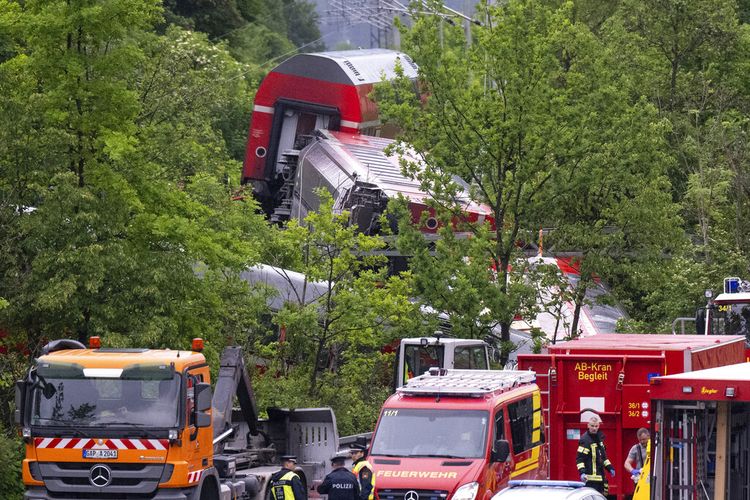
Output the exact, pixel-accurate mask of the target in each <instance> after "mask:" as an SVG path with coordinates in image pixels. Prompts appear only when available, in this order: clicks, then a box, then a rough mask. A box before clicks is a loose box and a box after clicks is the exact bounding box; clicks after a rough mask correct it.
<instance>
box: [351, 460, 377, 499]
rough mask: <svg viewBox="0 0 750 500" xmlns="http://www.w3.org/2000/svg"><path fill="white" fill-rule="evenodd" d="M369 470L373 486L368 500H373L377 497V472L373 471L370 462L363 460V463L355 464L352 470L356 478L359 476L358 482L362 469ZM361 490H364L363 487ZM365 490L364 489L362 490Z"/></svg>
mask: <svg viewBox="0 0 750 500" xmlns="http://www.w3.org/2000/svg"><path fill="white" fill-rule="evenodd" d="M364 468H367V469H370V483H371V484H372V490H370V496H369V497H367V500H373V498H374V496H375V472H373V470H372V465H370V462H368V461H367V460H362V461H361V462H357V463H356V464H354V468H353V469H352V472H353V473H354V475H355V476H357V480H359V471H361V470H362V469H364ZM359 487H360V488H362V485H361V484H360V485H359ZM362 489H364V488H362Z"/></svg>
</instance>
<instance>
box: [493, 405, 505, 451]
mask: <svg viewBox="0 0 750 500" xmlns="http://www.w3.org/2000/svg"><path fill="white" fill-rule="evenodd" d="M494 436H495V437H494V438H493V441H492V442H493V443H494V442H495V441H497V440H498V439H505V419H504V418H503V409H502V408H499V409H498V410H497V414H496V415H495V434H494Z"/></svg>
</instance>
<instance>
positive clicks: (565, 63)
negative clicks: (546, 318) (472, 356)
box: [379, 0, 668, 342]
mask: <svg viewBox="0 0 750 500" xmlns="http://www.w3.org/2000/svg"><path fill="white" fill-rule="evenodd" d="M488 14H489V22H488V23H487V25H486V26H484V27H479V28H476V29H475V33H474V38H473V39H474V44H473V45H472V46H471V47H468V48H467V47H466V46H465V44H464V43H463V36H462V33H461V31H460V30H458V29H456V30H454V29H449V28H447V27H443V28H442V30H441V29H440V27H439V26H438V21H437V20H435V19H434V18H432V17H429V18H419V19H418V21H417V22H416V23H415V25H414V27H413V28H412V29H411V30H409V31H408V32H407V33H405V36H404V39H405V45H406V46H407V52H409V53H410V55H412V57H413V58H414V60H415V62H416V63H417V64H418V65H419V67H420V83H421V84H422V87H423V88H422V90H423V95H425V96H426V97H425V98H424V99H418V98H417V97H416V96H415V94H414V92H413V88H412V87H411V86H410V85H409V83H408V82H401V85H400V86H393V85H383V86H381V87H380V90H379V92H380V93H379V99H380V101H381V103H382V104H381V109H382V110H383V111H384V112H385V114H386V116H387V117H388V118H389V119H392V120H394V121H396V122H397V123H398V124H399V125H400V126H401V127H402V129H403V131H404V132H403V135H402V139H403V141H404V142H405V143H407V144H409V145H410V146H411V147H413V148H414V149H415V150H416V151H417V152H418V153H419V154H420V155H421V156H422V158H423V159H424V163H425V166H424V167H423V166H421V165H416V164H413V165H412V164H409V163H408V162H407V163H406V164H405V165H404V166H405V168H406V170H407V171H408V172H410V173H412V175H415V176H416V177H417V178H419V179H420V180H421V181H422V184H423V186H424V187H425V188H426V189H427V190H428V191H429V192H430V193H431V194H432V195H433V197H434V198H435V200H436V201H435V203H436V205H437V206H438V208H440V209H441V210H447V213H449V214H450V215H451V216H453V217H456V216H460V213H461V203H460V202H461V201H462V200H458V199H456V196H457V193H458V190H457V188H456V186H455V184H454V183H453V181H452V179H453V176H459V177H461V178H463V179H466V180H467V182H468V183H469V187H470V193H471V197H472V199H473V200H475V201H478V202H482V203H485V204H487V205H488V206H489V208H490V209H491V213H492V216H493V218H494V221H495V223H494V227H492V228H491V229H488V228H487V227H486V226H485V227H477V226H473V225H470V224H464V225H463V226H461V227H459V230H462V231H468V232H471V234H472V235H474V236H475V237H474V238H472V239H471V240H472V241H471V243H465V242H461V243H460V245H463V246H467V245H470V246H473V245H477V246H478V247H479V248H477V249H474V250H472V251H471V252H472V253H470V254H468V255H471V262H472V263H476V265H477V266H482V265H484V266H488V265H489V266H491V267H492V268H493V269H496V270H497V275H498V278H497V280H485V281H484V283H485V285H484V286H485V287H486V286H487V285H486V284H487V283H492V287H495V288H497V289H498V291H497V292H496V294H497V295H496V297H497V299H495V300H492V301H490V302H491V304H490V305H488V307H487V308H488V309H489V311H490V312H487V313H486V314H488V315H490V316H493V319H494V320H495V321H497V322H498V323H500V325H501V327H502V341H504V342H507V341H508V338H509V325H510V321H511V319H512V317H513V314H514V313H515V312H517V311H522V310H524V308H525V307H530V305H529V303H528V297H529V296H531V297H533V295H534V294H533V290H527V291H526V292H525V293H524V291H523V287H524V286H525V283H524V280H523V278H522V276H523V273H522V272H520V270H522V269H524V268H525V267H526V266H525V264H524V262H523V260H525V259H523V260H522V257H523V255H522V253H521V252H520V250H519V245H518V243H519V241H521V242H523V241H529V240H530V239H531V238H532V235H533V234H536V231H537V230H538V229H539V228H540V227H543V226H546V225H547V224H549V223H550V222H552V223H553V226H552V227H554V225H555V224H557V223H563V222H566V220H565V218H563V217H562V215H563V214H562V212H563V211H565V210H566V208H567V206H568V205H567V204H568V203H574V205H573V207H576V208H573V207H571V208H572V212H573V213H574V214H575V215H579V214H583V215H587V216H589V218H588V219H586V222H585V223H583V222H582V223H581V224H580V225H579V228H578V229H579V231H581V232H582V235H586V237H587V238H589V239H591V238H596V237H597V236H596V235H597V234H598V233H600V231H601V226H602V225H606V224H603V221H602V220H600V217H598V216H597V214H587V213H585V212H586V210H591V209H592V207H594V206H595V205H596V202H597V201H602V200H610V201H607V203H608V204H609V205H608V206H607V207H601V208H600V210H602V211H611V212H616V210H618V209H617V208H616V206H615V203H614V201H618V202H620V203H622V204H623V205H622V206H623V207H624V206H625V205H624V204H630V205H634V204H636V203H637V202H640V201H642V200H643V199H644V198H646V197H647V195H648V194H653V193H655V192H658V189H663V187H664V185H665V184H664V183H665V179H664V177H663V175H662V174H661V170H660V169H662V168H663V164H664V162H663V161H662V162H660V163H658V164H657V165H655V166H653V169H654V172H655V175H654V178H653V179H652V180H650V181H648V183H646V184H644V185H642V187H641V188H639V187H638V186H627V187H625V186H623V187H622V188H620V189H618V191H617V192H612V193H611V194H610V193H607V190H608V189H611V188H612V187H613V186H617V182H618V177H620V176H621V178H620V179H619V180H622V178H623V177H624V178H626V180H627V179H632V178H636V177H637V176H638V175H640V174H641V173H642V171H644V169H646V170H647V167H646V166H644V165H643V164H641V163H639V161H650V160H651V159H654V158H656V159H658V158H659V155H660V152H659V150H658V149H654V148H657V147H658V145H659V143H658V137H660V136H661V135H659V134H662V132H661V131H660V129H659V124H658V123H654V120H655V117H654V113H653V111H650V112H649V110H648V107H647V106H633V105H632V104H630V101H629V95H628V94H627V93H626V91H625V90H623V89H621V86H619V85H618V84H617V75H616V74H614V73H613V71H611V70H608V65H610V64H611V62H610V61H609V59H608V58H607V52H606V50H605V47H604V46H602V44H601V43H599V42H598V40H597V39H596V37H595V36H593V34H592V33H591V32H590V30H589V29H588V28H587V27H586V26H585V25H583V24H580V23H575V22H573V21H572V20H571V4H570V3H566V4H564V5H563V6H562V7H560V8H558V9H551V8H548V7H545V6H544V5H543V3H542V2H538V1H533V0H529V1H511V2H508V3H507V4H505V5H502V6H494V7H490V8H489V9H488ZM417 17H418V16H417ZM644 111H645V112H647V113H646V114H645V116H643V117H640V115H639V113H642V112H644ZM633 118H637V120H636V123H635V124H633V125H628V126H627V127H623V126H622V125H623V124H628V120H632V119H633ZM654 133H656V134H657V138H656V139H654V140H649V141H648V142H647V143H646V144H643V145H642V146H641V147H642V150H638V148H636V147H635V146H630V147H629V146H628V145H629V144H637V143H638V140H639V139H640V138H642V137H643V136H646V137H648V134H654ZM662 135H663V134H662ZM620 154H623V155H625V154H629V155H631V157H627V158H621V157H620V156H619V155H620ZM636 154H637V155H639V156H638V157H636V156H635V155H636ZM622 168H625V169H626V171H625V172H622V173H620V172H619V170H620V169H622ZM587 174H588V175H587ZM597 183H598V184H597ZM667 185H668V184H667ZM600 190H601V191H603V193H605V194H606V196H605V195H602V196H599V191H600ZM587 192H588V193H590V194H591V195H592V196H591V197H589V198H586V197H585V196H584V199H583V200H578V199H577V197H578V196H580V195H582V194H583V195H585V194H586V193H587ZM594 195H596V196H594ZM578 207H580V208H578ZM570 215H571V219H572V218H573V216H572V214H570ZM592 217H593V219H592ZM605 219H606V218H605ZM592 221H596V222H597V223H596V224H594V225H591V224H593V222H592ZM618 222H621V221H619V220H618ZM585 224H588V225H585ZM548 227H549V226H548ZM579 240H580V238H579ZM441 241H445V242H446V243H445V244H448V242H450V240H448V239H446V238H443V240H441ZM457 241H460V240H457ZM589 244H590V245H592V244H593V242H590V243H589ZM609 244H610V245H611V244H614V242H610V243H609ZM462 252H464V250H462V251H460V252H459V253H462ZM464 255H467V254H464ZM454 262H455V260H454ZM590 263H591V264H593V263H594V260H593V259H590ZM458 267H462V266H457V265H456V264H454V268H458ZM594 270H595V269H591V271H594ZM414 272H415V274H416V273H418V272H420V270H419V269H417V268H416V267H415V268H414ZM513 287H518V289H514V288H513ZM443 288H444V287H443ZM479 290H481V293H480V294H479V296H481V297H492V296H493V294H492V292H490V291H489V290H485V289H479ZM500 298H503V300H500Z"/></svg>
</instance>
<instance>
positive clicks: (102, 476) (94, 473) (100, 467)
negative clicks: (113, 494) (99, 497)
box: [89, 464, 112, 488]
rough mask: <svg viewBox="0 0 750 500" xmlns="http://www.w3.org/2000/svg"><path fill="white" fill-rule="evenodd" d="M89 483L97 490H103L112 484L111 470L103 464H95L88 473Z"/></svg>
mask: <svg viewBox="0 0 750 500" xmlns="http://www.w3.org/2000/svg"><path fill="white" fill-rule="evenodd" d="M89 482H90V483H91V484H92V485H93V486H96V487H97V488H104V487H105V486H107V485H108V484H109V483H111V482H112V470H111V469H110V468H109V467H107V466H106V465H104V464H96V465H95V466H93V467H92V468H91V470H90V471H89Z"/></svg>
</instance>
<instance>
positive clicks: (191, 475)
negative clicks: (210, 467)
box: [188, 469, 203, 483]
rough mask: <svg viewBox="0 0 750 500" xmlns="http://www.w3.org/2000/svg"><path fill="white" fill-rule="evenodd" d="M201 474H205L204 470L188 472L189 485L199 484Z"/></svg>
mask: <svg viewBox="0 0 750 500" xmlns="http://www.w3.org/2000/svg"><path fill="white" fill-rule="evenodd" d="M201 474H203V469H201V470H197V471H194V472H188V483H197V482H198V481H200V479H201Z"/></svg>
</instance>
